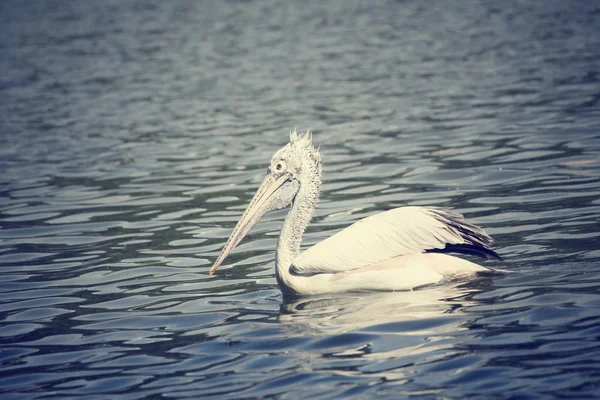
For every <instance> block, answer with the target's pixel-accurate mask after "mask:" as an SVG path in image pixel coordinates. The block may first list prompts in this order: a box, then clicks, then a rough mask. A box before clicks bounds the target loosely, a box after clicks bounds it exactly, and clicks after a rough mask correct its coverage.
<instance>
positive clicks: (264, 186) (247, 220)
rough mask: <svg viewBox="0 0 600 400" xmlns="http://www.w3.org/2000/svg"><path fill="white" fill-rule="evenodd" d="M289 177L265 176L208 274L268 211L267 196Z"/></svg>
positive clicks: (214, 269) (210, 273)
mask: <svg viewBox="0 0 600 400" xmlns="http://www.w3.org/2000/svg"><path fill="white" fill-rule="evenodd" d="M288 178H289V177H288V176H287V174H285V175H282V176H280V177H279V178H277V179H275V178H274V177H272V176H271V175H270V174H269V175H267V176H266V177H265V180H264V181H263V182H262V183H261V185H260V187H259V188H258V190H257V191H256V194H255V195H254V197H253V198H252V200H251V201H250V204H249V205H248V208H246V211H244V214H243V215H242V218H241V219H240V220H239V222H238V223H237V225H236V226H235V228H234V229H233V232H231V236H229V239H228V240H227V243H226V244H225V247H223V250H221V254H219V257H218V258H217V261H215V263H214V264H213V266H212V267H210V270H209V271H208V274H209V275H212V274H213V273H214V272H215V271H216V270H217V268H219V265H221V263H222V262H223V260H225V258H226V257H227V256H228V255H229V253H230V252H231V250H233V249H234V248H235V246H237V245H238V243H239V242H240V241H241V240H242V239H243V238H244V236H246V234H247V233H248V232H249V231H250V229H251V228H252V227H253V226H254V225H256V224H257V223H258V221H260V219H261V218H262V217H263V216H264V215H265V214H266V213H267V212H269V211H271V210H270V209H269V205H270V202H269V198H270V197H271V196H272V195H273V193H275V192H276V191H277V189H279V188H280V187H281V185H283V184H284V183H285V181H286V180H287V179H288Z"/></svg>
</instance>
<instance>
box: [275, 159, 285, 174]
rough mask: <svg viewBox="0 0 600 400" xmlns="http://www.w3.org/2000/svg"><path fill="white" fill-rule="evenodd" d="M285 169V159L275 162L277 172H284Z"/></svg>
mask: <svg viewBox="0 0 600 400" xmlns="http://www.w3.org/2000/svg"><path fill="white" fill-rule="evenodd" d="M284 169H285V163H284V162H283V161H278V162H277V164H275V172H282V171H283V170H284Z"/></svg>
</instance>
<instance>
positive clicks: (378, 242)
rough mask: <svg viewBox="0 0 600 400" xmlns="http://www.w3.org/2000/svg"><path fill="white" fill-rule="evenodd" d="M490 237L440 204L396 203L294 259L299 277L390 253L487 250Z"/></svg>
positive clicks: (371, 260) (368, 261) (361, 264)
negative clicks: (455, 247)
mask: <svg viewBox="0 0 600 400" xmlns="http://www.w3.org/2000/svg"><path fill="white" fill-rule="evenodd" d="M491 244H492V238H491V237H490V236H488V235H487V234H486V233H485V232H484V230H483V229H481V228H480V227H478V226H476V225H472V224H470V223H467V222H465V221H464V218H463V216H462V215H461V214H458V213H455V212H452V211H450V210H448V209H444V208H435V207H400V208H394V209H392V210H388V211H385V212H382V213H379V214H376V215H372V216H370V217H367V218H365V219H363V220H360V221H358V222H356V223H354V224H353V225H350V226H349V227H348V228H346V229H344V230H343V231H341V232H338V233H337V234H335V235H333V236H331V237H329V238H327V239H325V240H324V241H322V242H320V243H318V244H316V245H314V246H313V247H311V248H310V249H308V250H306V251H305V252H304V253H302V254H301V255H299V256H298V257H296V258H295V259H294V260H293V262H292V266H291V267H290V269H291V272H292V273H295V274H299V275H314V274H319V273H335V272H342V271H351V270H353V269H357V268H361V267H364V266H368V265H371V264H375V263H377V262H379V261H383V260H387V259H390V258H393V257H397V256H401V255H406V254H413V253H423V252H425V251H428V250H435V249H444V248H445V247H446V245H469V246H474V247H475V248H482V249H484V250H488V249H489V246H490V245H491Z"/></svg>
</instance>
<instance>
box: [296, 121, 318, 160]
mask: <svg viewBox="0 0 600 400" xmlns="http://www.w3.org/2000/svg"><path fill="white" fill-rule="evenodd" d="M290 144H291V145H292V146H300V147H304V148H307V149H309V150H310V152H311V153H312V154H313V156H314V157H315V158H316V159H318V160H319V161H320V160H321V157H320V155H319V150H317V149H315V147H314V146H313V143H312V133H311V132H310V129H309V130H307V131H306V133H304V134H302V133H298V130H297V129H296V128H294V130H293V131H291V132H290Z"/></svg>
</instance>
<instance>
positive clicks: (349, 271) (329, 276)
mask: <svg viewBox="0 0 600 400" xmlns="http://www.w3.org/2000/svg"><path fill="white" fill-rule="evenodd" d="M322 174H323V170H322V167H321V156H320V153H319V150H318V149H316V148H315V147H314V146H313V143H312V134H311V133H310V132H306V134H298V133H297V132H296V130H294V131H292V132H291V133H290V142H289V143H288V144H286V145H285V146H284V147H283V148H281V149H280V150H279V151H277V152H276V153H275V155H273V158H272V159H271V163H270V165H269V168H268V170H267V175H266V177H265V178H264V181H263V182H262V184H261V185H260V187H259V188H258V190H257V191H256V194H255V195H254V197H253V198H252V200H251V201H250V204H249V205H248V208H247V209H246V211H244V214H243V215H242V217H241V219H240V220H239V222H238V223H237V225H236V226H235V228H234V229H233V232H232V233H231V236H230V237H229V239H228V240H227V242H226V244H225V246H224V247H223V249H222V250H221V253H220V254H219V256H218V257H217V259H216V261H215V263H214V264H213V266H212V267H211V268H210V270H209V275H212V274H213V273H214V272H215V271H216V269H217V268H218V267H219V266H220V265H221V263H222V262H223V261H224V260H225V258H226V257H227V255H228V254H229V253H230V252H231V251H232V250H233V249H234V248H235V246H237V245H238V243H240V241H241V240H242V239H243V238H244V236H245V235H246V234H247V233H248V232H249V231H250V229H251V228H252V227H253V226H254V225H256V224H257V223H258V221H260V219H261V218H262V217H263V216H264V215H265V214H267V213H268V212H270V211H273V210H279V209H282V208H287V207H290V211H289V212H288V214H287V216H286V218H285V221H284V223H283V227H282V229H281V233H280V234H279V240H278V242H277V250H276V256H275V272H276V277H277V283H278V285H279V288H280V289H281V291H282V293H283V294H284V295H289V294H294V295H309V294H310V295H312V294H322V293H334V292H347V291H375V290H379V291H381V290H387V291H393V290H411V289H413V288H415V287H418V286H423V285H429V284H434V283H438V282H441V281H443V280H447V279H455V278H463V277H470V276H474V275H476V274H477V273H478V272H484V271H489V269H487V268H484V267H482V266H480V265H477V264H475V263H473V262H470V261H467V260H465V259H462V258H458V257H454V256H451V255H449V254H446V253H448V252H457V253H466V254H473V255H478V256H481V257H483V258H487V256H493V257H497V258H498V259H500V257H499V256H498V254H496V252H494V251H493V250H491V249H490V246H491V244H492V238H491V237H490V236H488V235H487V234H486V233H485V231H484V230H483V229H482V228H480V227H478V226H476V225H472V224H470V223H468V222H465V221H464V218H463V216H462V215H460V214H458V213H455V212H452V211H450V210H448V209H445V208H438V207H399V208H394V209H391V210H388V211H385V212H381V213H379V214H375V215H372V216H370V217H367V218H364V219H362V220H360V221H358V222H356V223H354V224H353V225H351V226H349V227H347V228H346V229H344V230H342V231H341V232H338V233H336V234H335V235H333V236H331V237H329V238H327V239H325V240H323V241H322V242H320V243H317V244H316V245H314V246H312V247H311V248H309V249H308V250H306V251H304V252H303V253H302V254H300V244H301V242H302V234H303V233H304V230H305V229H306V227H307V225H308V223H309V222H310V219H311V218H312V215H313V212H314V210H315V206H316V204H317V202H318V200H319V194H320V188H321V182H322V180H321V177H322Z"/></svg>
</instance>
